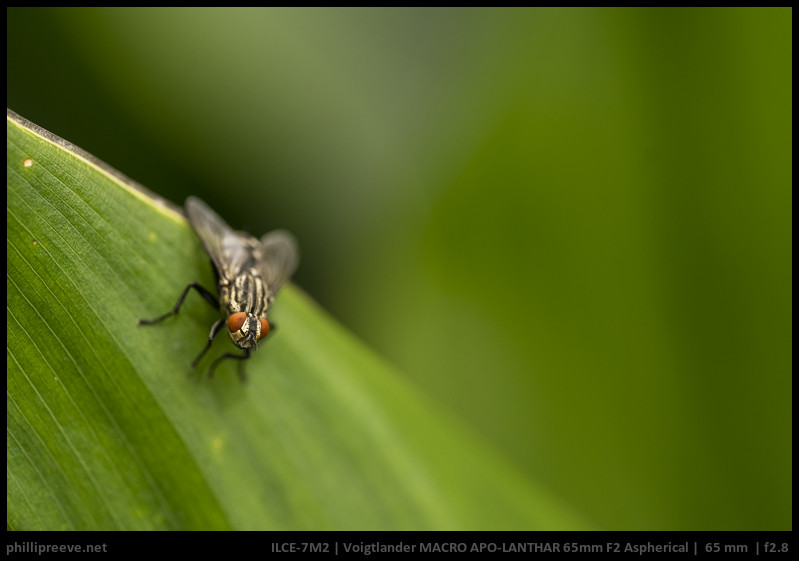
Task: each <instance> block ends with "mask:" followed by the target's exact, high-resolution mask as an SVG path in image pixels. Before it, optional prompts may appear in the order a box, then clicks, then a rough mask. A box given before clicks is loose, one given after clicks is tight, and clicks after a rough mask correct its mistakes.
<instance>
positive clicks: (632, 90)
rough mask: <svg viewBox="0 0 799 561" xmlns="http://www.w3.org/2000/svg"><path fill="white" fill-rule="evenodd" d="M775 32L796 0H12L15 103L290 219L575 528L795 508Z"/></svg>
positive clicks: (323, 297)
mask: <svg viewBox="0 0 799 561" xmlns="http://www.w3.org/2000/svg"><path fill="white" fill-rule="evenodd" d="M791 50H792V10H791V9H790V8H785V9H34V8H26V9H19V8H11V9H8V10H7V65H8V66H7V68H8V70H7V102H8V106H9V107H10V108H11V109H13V110H14V111H16V112H17V113H19V114H21V115H22V116H23V117H26V118H27V119H30V120H32V121H33V122H35V123H37V124H39V125H41V126H43V127H45V128H47V129H48V130H50V131H52V132H54V133H55V134H58V135H60V136H62V137H64V138H66V139H67V140H69V141H71V142H73V143H75V144H77V145H79V146H80V147H82V148H84V149H86V150H88V151H89V152H91V153H93V154H94V155H96V156H97V157H99V158H101V159H102V160H104V161H106V162H108V163H109V164H110V165H112V166H114V167H116V168H117V169H119V170H120V171H122V172H123V173H125V174H126V175H128V176H129V177H131V178H133V179H135V180H136V181H138V182H140V183H142V184H144V185H146V186H147V187H148V188H150V189H151V190H153V191H155V192H156V193H158V194H160V195H162V196H164V197H166V198H168V199H171V200H172V201H174V202H176V203H178V204H182V201H183V200H184V199H185V197H186V196H187V195H189V194H194V195H198V196H200V197H201V198H203V199H205V200H206V201H207V202H209V203H210V204H211V206H212V207H214V208H216V209H217V210H218V211H219V213H220V214H221V215H222V216H224V217H225V218H226V219H227V220H228V221H229V222H230V223H231V225H233V226H234V227H240V228H243V229H246V230H249V231H251V232H253V233H255V234H260V233H262V232H264V231H266V230H269V229H272V228H276V227H284V228H288V229H290V230H292V231H293V232H294V233H295V234H296V235H297V236H298V238H299V239H300V241H301V247H302V252H303V261H302V264H301V268H300V270H299V271H298V274H297V275H296V282H297V284H298V285H300V286H301V287H302V288H303V289H305V290H306V291H307V292H308V293H309V294H311V295H312V296H313V297H314V298H315V299H316V300H317V301H319V302H320V303H321V304H322V305H323V306H324V307H325V308H326V309H328V310H329V311H330V312H331V313H332V314H333V315H334V316H335V317H336V318H338V320H340V321H341V322H342V323H343V324H345V325H346V326H347V327H348V328H349V329H351V330H352V331H354V332H355V333H356V334H358V336H360V337H361V338H362V339H363V340H365V341H366V342H368V343H369V344H370V345H371V346H372V347H373V348H374V349H376V350H377V351H378V352H379V353H380V354H381V355H383V356H384V357H385V358H386V359H387V360H388V361H390V362H391V363H393V364H395V365H397V366H398V367H399V369H400V370H401V372H402V373H404V375H405V376H407V377H408V378H409V379H410V380H411V382H412V383H413V384H415V385H416V386H418V387H420V388H421V389H422V390H423V391H424V392H426V393H428V394H429V395H431V396H433V397H434V398H435V399H436V400H437V401H438V402H439V403H440V404H441V407H444V408H447V409H449V410H451V411H454V412H455V413H456V414H457V415H459V416H460V417H461V418H463V419H464V420H465V421H466V422H467V423H468V424H469V425H471V427H472V428H473V429H474V432H475V434H476V435H477V437H478V438H483V439H486V440H488V441H489V442H491V443H492V445H493V446H494V447H495V448H497V449H498V450H499V451H500V452H501V453H503V454H504V455H505V456H506V457H507V458H509V459H510V460H511V461H512V462H513V463H515V464H516V465H517V466H518V467H519V468H520V469H522V470H523V471H524V472H525V473H527V474H528V475H529V477H530V478H532V479H535V480H536V481H538V482H539V483H541V484H543V485H545V486H547V487H549V488H550V489H551V490H552V491H553V492H554V493H556V494H557V495H558V496H560V497H562V498H563V499H564V500H565V501H567V502H568V503H570V504H571V505H573V506H574V507H575V508H577V509H578V510H579V511H580V512H582V513H583V514H584V515H585V516H586V518H587V519H589V520H591V521H593V522H594V523H595V524H596V525H597V527H600V528H609V529H790V528H791V527H792V510H791V495H792V476H791V469H792V460H791V457H792V434H791V421H792V398H791V391H792V382H791V369H792V351H791V340H792V289H791V281H792V242H791V236H792V211H791V203H792V195H791V183H792V164H791V152H792V128H791V121H792V101H791V96H792V54H791ZM173 274H176V273H173Z"/></svg>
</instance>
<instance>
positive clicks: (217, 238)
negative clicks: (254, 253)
mask: <svg viewBox="0 0 799 561" xmlns="http://www.w3.org/2000/svg"><path fill="white" fill-rule="evenodd" d="M186 216H187V217H188V219H189V223H190V224H191V227H192V228H194V231H195V232H197V235H198V236H199V237H200V240H202V242H203V245H204V246H205V251H207V252H208V255H209V256H210V257H211V261H213V263H214V266H215V267H216V270H217V271H218V272H219V277H220V278H225V279H228V280H233V278H234V277H236V275H237V274H238V273H239V272H240V271H241V268H242V267H243V266H244V263H245V262H246V261H247V257H248V256H249V248H248V247H247V245H246V244H245V242H244V240H243V238H242V236H241V235H240V234H237V233H236V232H234V231H233V230H232V229H231V228H230V226H228V225H227V224H225V221H224V220H222V219H221V218H219V215H218V214H217V213H215V212H214V211H213V210H211V209H210V208H209V207H208V205H206V204H205V203H204V202H202V201H201V200H200V199H198V198H196V197H189V198H188V199H186Z"/></svg>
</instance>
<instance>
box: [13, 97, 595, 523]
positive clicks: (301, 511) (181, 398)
mask: <svg viewBox="0 0 799 561" xmlns="http://www.w3.org/2000/svg"><path fill="white" fill-rule="evenodd" d="M6 177H7V221H8V225H7V250H8V257H7V267H8V280H7V292H8V294H7V341H8V343H7V366H8V378H7V435H8V436H7V468H8V470H7V527H8V528H9V529H23V530H35V529H49V530H53V529H75V530H89V529H142V530H144V529H241V530H244V529H417V528H418V529H492V528H493V529H574V528H585V527H586V524H585V523H584V522H583V521H582V520H581V519H580V518H579V517H578V516H576V515H574V514H573V513H571V512H570V511H569V509H567V508H565V507H564V506H562V505H561V504H560V503H559V502H558V501H557V500H556V499H554V498H553V497H550V496H549V495H548V494H547V493H546V492H545V491H544V490H542V489H540V488H538V487H536V486H535V485H533V484H532V483H531V482H530V481H528V480H526V479H525V478H524V477H522V476H521V475H520V474H519V473H518V472H517V471H516V470H515V469H514V468H513V467H512V466H510V465H509V464H507V463H506V462H505V461H504V460H503V459H502V458H500V457H499V456H497V454H496V453H495V452H494V451H493V449H492V448H491V447H490V445H488V444H487V443H485V442H481V441H478V440H477V439H476V438H475V437H473V436H472V435H471V433H470V432H469V430H468V429H467V428H465V427H464V426H462V425H461V424H459V422H458V421H457V419H455V418H453V417H452V416H451V415H449V414H448V413H447V412H446V411H444V410H442V409H441V408H440V407H439V406H437V405H436V404H435V403H432V402H431V401H430V400H429V399H427V398H426V397H425V396H424V395H422V394H420V393H419V392H418V391H417V390H415V389H414V388H413V387H411V386H410V385H409V384H408V382H407V381H406V380H405V379H404V378H402V377H401V376H400V375H398V374H397V373H396V372H395V371H394V370H393V369H392V368H391V367H389V366H388V365H386V364H385V363H384V362H382V361H381V359H380V358H379V357H377V356H375V355H374V354H373V353H372V352H371V351H370V350H369V349H367V348H365V346H364V345H363V344H362V343H360V342H359V341H358V340H356V339H355V338H354V337H353V336H351V335H350V334H348V333H347V332H346V331H345V330H344V329H343V328H342V327H341V326H340V325H338V324H337V323H336V322H335V321H334V320H333V319H331V318H330V317H329V316H328V315H327V314H326V313H325V312H324V311H323V310H321V309H320V308H319V307H318V306H317V305H316V304H315V303H314V302H313V301H312V300H311V299H310V298H309V297H308V296H307V295H305V294H304V293H303V292H302V291H301V290H299V289H298V288H296V287H294V286H288V287H286V288H285V289H284V290H283V291H282V292H281V294H280V295H279V297H278V299H277V301H276V304H275V313H274V316H273V317H274V318H275V321H276V323H277V324H278V325H279V326H280V328H279V330H278V331H277V332H276V333H275V334H274V335H270V336H269V338H268V339H266V340H265V342H264V344H263V345H262V346H261V350H260V352H257V353H256V354H255V355H254V357H253V359H252V360H250V361H249V362H248V365H247V370H248V374H249V381H248V383H247V384H242V383H241V382H240V381H239V379H238V376H236V365H235V364H223V365H222V366H221V367H220V368H219V369H218V371H217V374H216V376H215V377H214V378H213V379H209V378H208V377H206V376H205V375H204V369H205V368H207V366H208V364H209V363H210V361H211V360H213V358H214V357H216V356H219V355H220V354H222V353H223V352H229V351H230V350H233V347H232V346H231V345H230V343H229V342H228V341H227V340H226V339H227V338H226V337H224V336H220V337H219V340H218V341H216V343H215V345H214V346H213V348H212V350H211V351H210V352H209V355H208V356H207V357H205V358H204V360H203V361H202V362H201V363H200V368H199V369H198V370H196V371H195V370H193V369H192V368H191V367H190V365H189V363H190V361H191V360H192V359H193V358H194V356H195V355H196V354H197V353H198V352H199V350H201V349H202V347H203V345H204V344H205V341H206V339H207V337H208V332H209V329H210V326H211V324H212V323H213V321H214V320H215V319H216V317H217V315H216V314H217V312H216V311H215V310H213V309H211V308H210V307H209V306H208V305H207V304H206V303H205V302H204V301H203V300H202V299H201V298H199V297H198V296H197V295H196V294H194V293H190V294H189V296H188V298H187V300H186V303H185V304H184V307H183V308H182V310H181V312H180V314H179V315H178V316H176V317H174V318H170V319H168V320H166V321H164V322H162V323H160V324H156V325H152V326H137V324H136V319H137V318H139V317H154V316H157V315H160V314H162V313H164V312H166V311H168V310H169V309H170V308H171V306H173V305H174V302H175V300H176V298H177V296H178V295H179V294H180V291H181V290H182V289H183V288H184V287H185V286H186V285H187V284H188V283H189V282H192V281H199V282H200V283H201V284H202V285H204V286H207V287H213V278H212V271H211V267H210V265H209V261H208V259H207V257H206V256H205V254H204V253H203V251H202V248H201V246H200V243H199V241H198V240H197V238H196V236H195V235H194V234H193V232H192V230H191V229H190V227H189V226H188V224H187V223H186V221H185V219H184V218H183V216H182V214H181V213H180V212H179V211H178V210H176V209H175V208H173V207H172V206H171V205H169V204H168V203H165V202H164V201H160V200H159V199H158V198H157V197H155V196H152V195H150V194H148V193H147V192H146V191H145V190H143V189H142V188H141V187H139V186H137V185H135V184H134V183H133V182H132V181H130V180H128V179H126V178H124V177H123V176H121V175H120V174H119V173H118V172H115V171H114V170H112V169H110V168H109V167H108V166H105V165H104V164H102V163H101V162H99V161H97V160H96V159H94V158H93V157H91V156H90V155H88V154H86V153H84V152H82V151H81V150H80V149H78V148H76V147H74V146H72V145H70V144H69V143H67V142H65V141H63V140H61V139H59V138H57V137H54V136H53V135H51V134H50V133H48V132H47V131H44V130H42V129H40V128H39V127H36V126H35V125H33V124H31V123H29V122H28V121H26V120H24V119H22V118H21V117H19V116H17V115H16V114H14V113H13V112H11V111H9V112H8V118H7V171H6Z"/></svg>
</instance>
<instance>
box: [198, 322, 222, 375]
mask: <svg viewBox="0 0 799 561" xmlns="http://www.w3.org/2000/svg"><path fill="white" fill-rule="evenodd" d="M224 323H225V320H223V319H222V318H220V319H218V320H216V323H214V325H213V326H212V327H211V334H210V335H208V343H207V344H206V345H205V348H204V349H203V350H202V352H200V354H198V355H197V358H195V359H194V360H193V361H192V363H191V367H192V368H194V367H195V366H197V363H198V362H200V359H201V358H202V357H203V355H204V354H205V353H206V352H208V349H210V348H211V343H213V342H214V337H216V334H217V333H219V330H220V329H221V327H222V325H224Z"/></svg>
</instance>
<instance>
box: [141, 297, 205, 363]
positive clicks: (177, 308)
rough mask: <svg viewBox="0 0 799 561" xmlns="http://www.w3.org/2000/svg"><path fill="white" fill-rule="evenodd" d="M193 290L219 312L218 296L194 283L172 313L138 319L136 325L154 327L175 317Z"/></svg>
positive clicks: (179, 299)
mask: <svg viewBox="0 0 799 561" xmlns="http://www.w3.org/2000/svg"><path fill="white" fill-rule="evenodd" d="M192 288H193V289H194V290H196V291H197V292H198V293H199V294H200V296H202V297H203V298H204V299H205V301H206V302H208V303H209V304H211V305H212V306H213V307H214V308H215V309H217V310H218V309H219V301H218V300H217V299H216V296H214V295H213V294H211V293H210V292H208V291H207V290H206V289H204V288H203V287H202V286H200V284H199V283H196V282H193V283H191V284H190V285H189V286H187V287H186V289H185V290H184V291H183V294H181V295H180V298H178V302H177V304H175V307H174V308H172V311H170V312H167V313H165V314H164V315H162V316H158V317H157V318H155V319H137V320H136V323H138V324H139V325H152V324H153V323H158V322H159V321H162V320H165V319H166V318H168V317H170V316H174V315H175V314H177V313H178V311H179V310H180V307H181V306H182V305H183V300H185V299H186V295H187V294H188V293H189V290H191V289H192ZM203 352H205V351H203Z"/></svg>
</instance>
